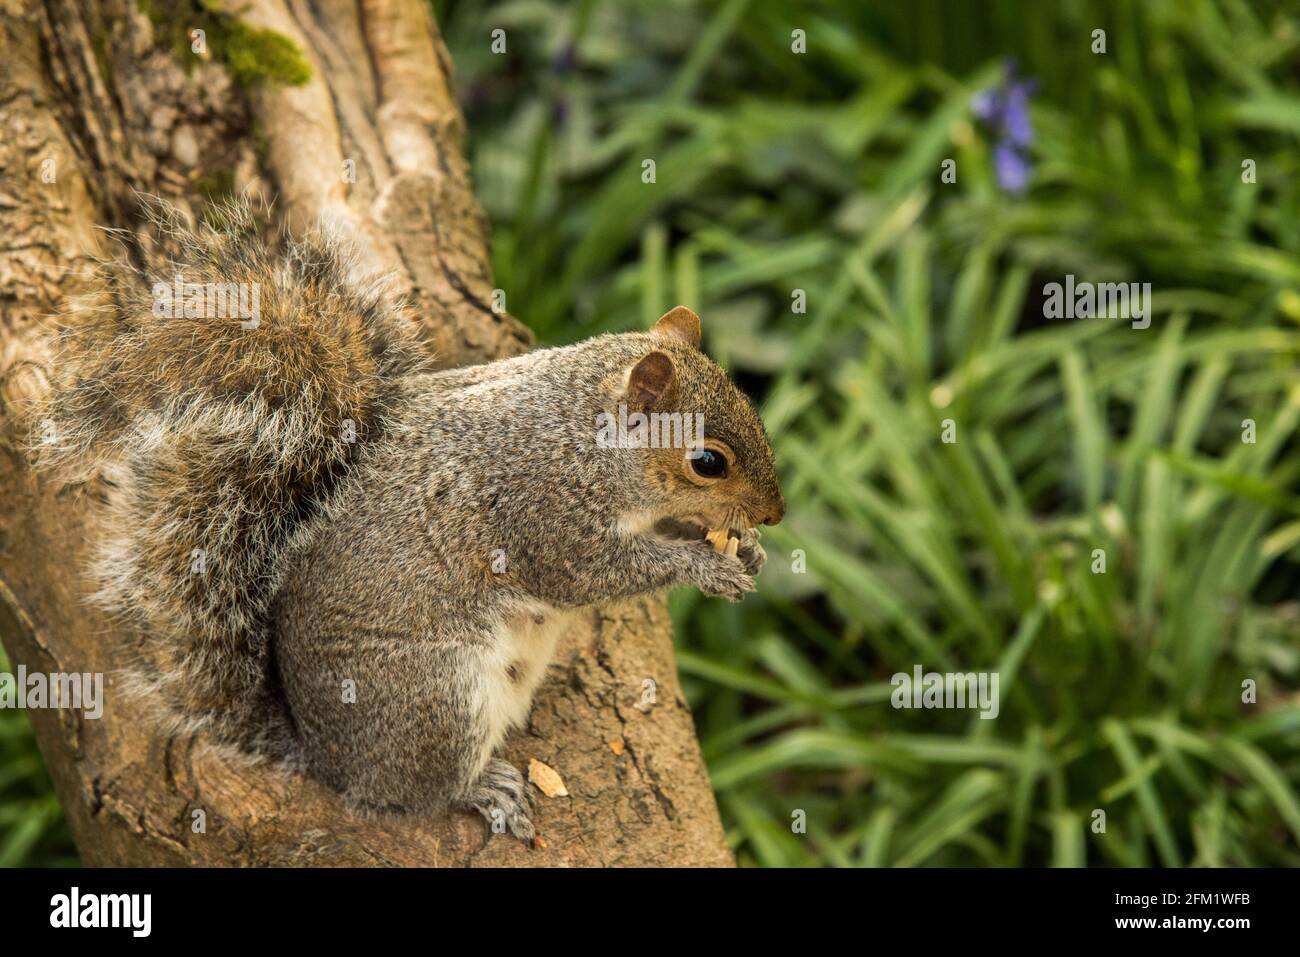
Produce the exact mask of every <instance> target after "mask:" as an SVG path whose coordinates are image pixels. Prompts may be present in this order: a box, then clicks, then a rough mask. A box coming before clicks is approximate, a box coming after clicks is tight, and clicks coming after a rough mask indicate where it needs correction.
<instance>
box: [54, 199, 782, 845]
mask: <svg viewBox="0 0 1300 957" xmlns="http://www.w3.org/2000/svg"><path fill="white" fill-rule="evenodd" d="M216 219H217V225H212V224H210V223H201V224H199V225H197V226H195V225H192V224H191V223H190V222H189V221H188V219H187V218H186V217H184V216H182V215H181V214H180V213H178V212H176V211H174V210H171V209H169V208H166V207H164V208H163V209H162V210H161V212H159V213H156V214H155V221H156V224H157V225H159V226H160V227H161V228H163V229H164V230H165V232H166V234H167V235H168V236H169V237H170V239H172V240H173V242H174V243H175V247H176V248H178V249H179V254H177V255H176V256H175V257H174V258H173V259H172V260H171V262H170V267H171V274H170V275H168V276H161V277H159V276H154V275H150V273H149V270H148V268H147V267H145V266H140V265H136V264H132V263H130V262H125V263H123V262H117V263H114V264H106V265H105V278H106V283H105V288H106V290H107V296H108V301H107V303H106V305H105V306H104V307H101V308H100V309H98V310H97V311H96V312H95V313H94V314H93V315H90V316H82V317H81V318H80V321H75V322H69V323H67V324H65V327H64V328H63V329H62V330H61V331H60V334H59V336H58V337H57V346H56V349H57V361H56V363H55V364H54V367H53V370H54V374H53V380H54V381H53V389H52V391H51V395H50V397H49V399H48V400H47V403H46V405H45V407H44V409H43V414H42V418H43V420H44V421H45V423H46V426H47V428H46V431H45V434H44V441H42V442H40V443H39V446H38V448H37V449H36V452H37V460H38V465H41V466H44V467H46V468H49V469H52V470H55V471H56V472H58V473H60V474H61V475H62V476H64V480H65V481H85V480H87V479H88V477H90V476H96V477H98V478H99V479H101V480H102V487H103V488H104V489H105V498H106V504H105V505H104V509H103V515H102V520H101V522H100V524H99V526H98V528H99V529H101V532H100V540H99V541H98V543H97V547H96V551H95V555H96V558H95V560H94V561H93V564H92V566H91V568H90V576H91V578H92V581H93V582H94V584H95V585H96V586H97V590H96V591H95V593H94V598H95V600H96V601H98V602H99V603H100V604H101V605H102V606H104V607H105V608H107V609H109V610H111V611H114V612H116V613H118V614H120V615H123V616H126V617H127V618H128V619H130V621H131V622H132V623H133V624H134V625H135V626H137V627H134V628H133V629H132V633H133V634H136V635H139V646H138V648H137V649H136V660H134V661H133V662H132V664H131V667H130V669H129V673H130V675H131V681H132V684H133V687H134V688H136V689H137V690H139V691H140V692H142V693H145V694H147V695H149V697H150V700H151V701H152V702H154V703H156V704H157V705H158V706H159V714H160V716H163V717H165V718H166V720H167V721H169V722H170V724H171V727H172V728H173V729H174V730H184V731H199V730H205V731H207V732H209V733H210V734H211V735H212V736H213V737H214V738H215V739H216V740H218V741H221V742H225V743H228V744H232V745H234V746H236V747H237V748H239V749H240V750H241V751H244V752H246V753H250V754H254V755H258V756H266V757H270V758H272V759H274V760H278V761H281V762H284V763H285V764H287V765H289V766H291V767H294V768H296V769H298V770H301V771H304V772H305V773H307V774H309V775H311V776H313V777H315V778H317V779H318V780H320V781H322V782H324V783H325V784H327V785H329V786H331V787H332V788H334V789H335V790H336V791H338V792H339V793H340V794H341V795H342V796H343V797H344V799H345V800H346V802H347V803H348V805H349V806H350V807H352V808H354V809H358V810H362V811H372V812H379V813H386V812H395V813H431V814H435V813H442V812H444V811H446V810H448V809H452V808H459V809H470V810H476V811H478V812H480V813H482V814H483V815H484V816H485V817H486V818H487V819H488V820H489V822H493V821H494V819H495V821H496V822H497V824H498V827H497V828H494V830H498V829H500V827H499V825H500V824H501V823H504V824H505V825H506V826H507V827H508V828H509V830H510V831H511V833H513V834H514V835H515V836H516V837H519V838H521V839H524V840H531V839H532V838H533V836H534V831H533V825H532V822H531V818H530V806H531V801H532V797H531V795H530V793H529V791H528V789H527V787H526V785H525V782H524V778H523V776H522V774H521V773H520V771H519V770H518V769H517V768H515V767H514V766H513V765H511V764H509V763H507V762H506V761H504V760H502V759H500V758H497V757H495V752H496V750H497V748H498V746H499V745H500V744H501V742H502V740H503V738H504V736H505V735H506V733H507V731H508V730H509V729H511V728H512V727H515V726H517V725H519V724H521V723H522V722H524V721H525V720H526V718H527V715H528V712H529V708H530V706H531V702H532V698H533V695H534V692H535V691H536V689H537V687H538V685H539V684H540V683H541V681H542V678H543V677H544V675H545V673H546V670H547V667H548V664H549V663H550V660H551V657H552V654H553V652H554V649H555V646H556V640H557V637H558V635H559V634H560V633H561V632H562V631H563V630H564V628H565V627H566V625H567V624H568V623H569V622H570V621H571V620H572V617H573V616H574V615H575V614H579V613H581V612H582V610H584V609H589V608H591V607H592V606H595V605H599V604H601V603H604V602H608V601H610V600H612V599H618V598H623V597H629V596H634V595H639V594H643V593H648V592H653V591H657V590H660V589H665V588H668V587H671V586H677V585H694V586H695V587H697V588H699V589H700V590H701V591H703V592H704V593H706V594H708V595H715V596H721V597H724V598H727V599H730V600H732V601H738V600H740V599H741V597H742V596H743V595H744V594H745V593H747V592H749V591H751V590H752V589H753V588H754V576H755V575H756V574H757V573H758V571H759V569H760V568H761V567H762V566H763V563H764V561H765V554H764V551H763V549H762V547H761V545H760V544H759V541H758V531H757V529H758V526H760V525H763V524H776V523H777V522H779V521H780V520H781V518H782V516H783V514H784V511H785V503H784V500H783V498H782V494H781V489H780V485H779V482H778V479H777V475H776V469H775V465H774V461H773V455H772V449H771V446H770V444H769V442H768V439H767V435H766V433H765V431H764V429H763V424H762V422H761V420H760V418H759V415H758V413H757V411H756V409H755V407H754V405H753V403H752V402H751V401H750V400H749V399H748V398H747V397H746V396H745V395H744V394H743V393H742V392H741V391H740V390H739V389H738V388H737V387H736V386H735V385H734V384H733V383H732V382H731V380H730V379H729V378H728V377H727V375H726V374H725V373H724V372H723V370H722V369H721V368H720V367H719V366H717V365H716V364H715V363H714V362H713V361H711V360H710V359H709V358H708V357H707V356H706V355H705V354H704V352H702V351H701V342H700V320H699V318H698V317H697V316H696V314H695V313H694V312H692V311H691V310H689V309H687V308H685V307H682V306H679V307H677V308H675V309H673V310H671V311H670V312H668V313H667V314H665V315H664V316H663V317H662V318H661V319H659V321H658V322H657V323H656V324H655V325H654V327H653V328H652V329H650V330H649V331H646V332H631V333H623V334H604V335H599V336H597V337H594V338H591V339H588V340H586V341H583V342H580V343H578V344H576V345H570V346H564V347H559V348H549V349H538V350H534V351H532V352H529V353H526V354H524V355H521V356H517V357H514V358H508V359H502V360H499V361H495V362H489V363H486V364H483V365H478V366H473V367H469V368H459V369H452V370H444V371H435V368H434V358H433V356H432V355H431V354H430V353H429V351H428V350H427V349H426V347H425V346H424V345H423V344H422V342H421V340H420V339H419V337H418V336H417V335H416V333H415V332H414V327H415V323H414V322H412V320H411V319H409V318H407V317H406V315H405V313H404V311H403V309H404V306H403V303H402V302H400V301H399V300H398V299H397V297H395V296H394V295H392V294H391V292H390V291H389V289H388V287H387V285H386V284H385V283H384V282H382V281H376V280H374V279H373V278H371V279H365V278H358V276H357V272H358V270H357V269H356V254H355V251H354V249H353V248H352V247H350V246H349V245H348V244H347V243H346V242H344V241H343V240H341V239H339V238H337V237H332V236H329V235H327V234H325V233H323V232H321V231H319V230H318V231H316V232H315V233H312V234H310V235H308V236H306V237H303V238H300V239H286V240H285V242H284V243H282V244H281V243H269V242H267V241H265V240H264V239H263V238H262V237H261V236H260V235H259V234H258V231H257V229H256V228H255V222H254V217H253V215H252V213H251V211H250V209H249V208H248V207H247V205H244V204H240V203H238V202H236V203H232V204H230V205H228V206H226V207H225V208H223V209H222V210H221V215H220V216H218V217H216ZM277 250H278V251H277ZM173 277H179V278H177V279H176V280H175V283H173ZM182 281H183V282H184V283H186V284H196V285H186V286H184V287H182V286H181V285H180V283H181V282H182ZM173 284H174V285H175V288H177V289H188V290H192V291H193V290H197V291H202V290H212V289H215V288H218V287H222V288H226V289H230V290H232V295H233V290H234V289H235V288H243V289H248V288H252V289H254V290H256V291H257V295H256V302H257V305H258V309H257V312H258V315H257V316H256V317H255V319H254V320H253V321H240V319H239V318H238V317H236V318H230V317H229V316H215V315H211V314H212V313H214V312H221V311H223V310H221V309H213V308H210V305H211V303H209V304H208V306H209V307H206V308H196V309H189V310H186V309H182V308H181V305H182V304H181V301H180V300H179V299H176V300H173V299H171V298H170V294H171V289H172V287H173ZM209 284H211V285H209ZM230 284H235V285H234V286H232V285H230ZM193 301H198V300H193ZM160 303H163V304H164V305H165V306H166V308H160ZM189 304H190V300H187V301H186V303H185V305H189ZM199 304H200V305H203V303H202V302H201V301H199ZM226 311H228V310H226ZM169 312H170V313H171V314H169ZM656 415H658V416H661V417H662V419H661V421H663V422H665V423H672V425H673V426H674V427H675V426H676V422H677V417H678V416H681V417H682V418H683V419H689V420H691V421H693V422H695V423H702V430H701V435H702V441H700V438H699V437H696V438H694V439H692V440H691V441H689V442H669V443H667V444H665V443H663V442H657V443H656V442H653V441H650V442H647V441H645V439H646V436H647V434H652V433H648V431H647V429H646V428H645V426H644V423H645V422H646V421H653V419H654V417H655V416H656ZM614 417H622V418H618V419H617V421H618V422H620V423H622V422H624V421H626V422H627V423H628V424H629V425H630V424H632V423H634V422H635V423H637V427H633V428H631V429H630V430H629V432H630V436H625V437H624V438H628V439H629V440H628V441H602V438H603V437H606V436H605V434H604V433H603V432H602V430H601V425H600V424H601V423H602V422H603V423H605V424H606V425H608V424H609V423H610V422H612V421H615V418H614ZM695 417H698V418H695ZM668 431H669V432H670V433H672V435H673V436H674V437H685V432H684V431H682V430H679V433H680V434H679V433H673V432H672V429H669V430H668ZM683 446H685V447H683Z"/></svg>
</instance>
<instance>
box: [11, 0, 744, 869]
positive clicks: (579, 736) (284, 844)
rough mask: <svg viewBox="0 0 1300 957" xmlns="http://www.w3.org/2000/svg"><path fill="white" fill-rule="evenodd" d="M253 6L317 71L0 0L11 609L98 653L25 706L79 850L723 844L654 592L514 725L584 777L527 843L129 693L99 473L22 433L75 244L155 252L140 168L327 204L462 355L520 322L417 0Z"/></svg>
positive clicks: (580, 856)
mask: <svg viewBox="0 0 1300 957" xmlns="http://www.w3.org/2000/svg"><path fill="white" fill-rule="evenodd" d="M245 19H246V20H247V21H248V22H250V23H253V24H255V25H258V26H262V27H266V28H269V29H274V30H276V31H277V32H279V33H281V34H283V35H285V36H287V37H290V38H291V39H292V40H294V41H295V42H296V43H297V44H298V46H299V47H301V48H302V49H303V50H304V51H305V53H306V55H307V58H308V59H309V61H310V62H311V65H312V68H313V75H312V79H311V80H310V81H309V82H308V83H307V84H306V85H304V86H299V87H286V86H274V85H266V86H261V87H259V88H256V89H254V90H253V91H252V92H251V93H250V94H249V95H247V96H244V95H243V94H242V93H240V91H237V90H235V89H233V88H232V86H231V84H230V81H229V79H228V78H227V76H226V73H225V71H224V69H223V68H222V67H220V66H219V65H217V64H215V63H211V62H205V61H203V60H201V59H199V58H197V57H196V58H195V62H194V63H193V64H191V65H190V69H188V71H187V69H186V68H184V66H183V65H182V64H181V62H180V61H179V60H178V59H177V57H176V56H175V55H174V54H173V53H171V52H168V51H166V50H164V49H161V47H162V46H164V45H165V44H162V43H161V42H156V41H155V30H154V28H153V27H152V26H151V24H150V22H149V20H148V19H147V18H146V17H144V16H143V15H142V14H141V13H140V12H139V10H138V9H136V8H135V7H134V6H132V5H131V4H130V2H129V0H98V2H97V0H49V2H48V3H45V4H38V3H37V2H35V0H0V61H3V62H4V64H5V67H6V68H5V70H4V71H3V72H2V73H0V128H2V129H3V130H4V136H3V137H0V172H3V179H2V180H0V182H3V186H0V502H2V503H3V505H2V506H0V636H3V640H4V644H5V647H6V649H7V651H8V654H9V656H10V660H11V662H12V663H13V664H14V666H17V665H19V664H23V665H26V666H27V668H28V670H29V671H41V672H47V673H48V672H87V671H89V672H104V673H105V674H106V693H105V696H106V706H105V710H104V715H103V717H102V718H101V719H99V720H87V719H85V718H83V716H82V715H81V714H80V713H79V712H75V711H71V710H44V711H32V712H29V713H30V714H31V717H32V720H33V723H34V725H35V728H36V733H37V737H38V739H39V741H40V746H41V750H42V752H43V754H44V755H45V758H46V761H47V763H48V764H49V767H50V770H51V773H52V775H53V778H54V781H55V785H56V787H57V789H58V793H59V796H60V799H61V800H62V802H63V806H64V808H65V809H66V811H67V814H68V817H69V819H70V822H71V826H72V832H73V835H74V837H75V839H76V841H77V845H78V847H79V848H80V850H81V853H82V857H83V859H84V861H85V862H86V863H87V864H94V865H104V864H125V865H160V864H199V865H223V864H236V865H297V864H306V865H324V864H331V865H334V864H339V865H365V864H402V865H469V864H473V865H483V864H500V865H532V866H536V865H569V864H571V865H605V864H639V865H661V864H662V865H669V864H671V865H727V864H730V863H731V856H730V854H729V852H728V851H727V849H726V845H725V842H724V839H723V834H722V829H721V826H720V823H719V820H718V815H717V808H716V805H715V803H714V799H713V795H712V792H711V791H710V789H709V784H708V778H707V776H706V773H705V770H704V767H703V763H702V761H701V758H700V754H699V748H698V745H697V743H696V740H695V737H694V730H693V727H692V724H691V718H690V714H689V711H688V709H687V707H686V703H685V701H684V699H683V697H682V693H681V689H680V687H679V685H678V682H677V677H676V669H675V665H674V661H673V654H672V643H671V636H670V628H669V622H668V619H667V615H666V613H665V610H664V607H663V603H662V601H661V600H658V599H655V600H645V601H639V602H632V603H627V604H622V605H619V606H616V607H612V608H608V609H605V610H603V611H602V612H600V613H598V614H596V615H594V616H593V617H592V620H591V622H590V623H589V625H587V626H586V627H583V628H580V629H575V631H574V633H572V634H570V635H569V636H567V638H566V640H565V641H564V642H563V645H562V648H561V651H560V654H559V656H558V659H557V662H556V663H555V664H554V665H553V666H552V668H551V672H550V675H549V677H548V680H547V682H546V683H545V685H544V687H543V689H542V691H541V692H540V694H539V696H538V699H537V701H536V703H535V705H534V708H533V713H532V717H531V720H530V723H529V727H528V728H527V729H526V731H523V732H520V733H518V734H516V735H514V736H513V737H512V738H511V739H510V741H509V742H508V745H507V748H506V757H507V758H509V759H510V760H512V761H514V762H516V763H517V764H519V765H520V766H521V767H525V766H527V764H528V762H529V760H530V759H533V758H536V759H539V760H541V761H543V762H545V763H546V764H548V765H550V766H551V767H552V768H554V769H555V770H557V771H558V772H559V773H560V774H561V775H562V776H563V778H564V782H565V784H566V786H567V789H568V791H569V792H570V796H569V797H556V798H547V797H544V796H542V795H540V794H539V795H538V802H539V803H538V808H537V811H536V817H535V820H536V823H537V826H538V832H539V834H540V838H541V839H540V841H539V846H537V847H535V848H528V847H525V846H524V845H522V844H521V843H520V842H518V841H516V840H514V839H512V838H509V837H504V836H502V837H492V838H489V835H488V834H487V830H486V828H485V826H484V822H483V821H482V819H481V818H479V817H477V816H475V815H468V814H457V815H453V816H450V817H446V818H441V819H419V818H403V819H382V820H381V819H362V818H358V817H355V816H352V815H350V814H349V813H348V812H346V811H345V810H344V809H343V808H342V806H341V805H340V803H339V801H338V800H337V799H336V798H335V796H334V795H333V794H332V793H330V792H329V791H328V790H327V789H325V788H323V787H322V786H320V785H318V784H316V783H315V782H313V781H310V780H307V779H305V778H303V777H300V776H296V775H291V774H288V773H286V772H284V771H282V770H280V769H278V768H275V767H273V766H269V765H266V764H257V763H253V762H248V761H242V760H239V759H237V758H232V757H231V756H229V755H228V754H226V753H224V752H222V751H221V750H220V749H216V748H213V747H211V746H209V745H208V744H207V743H206V742H205V741H203V740H202V739H196V738H192V737H180V738H165V737H163V736H161V735H160V734H159V733H158V732H157V731H156V730H155V729H154V728H152V727H151V726H150V725H148V724H147V723H146V722H145V721H144V720H143V718H142V714H143V712H142V709H141V708H140V706H139V705H138V704H133V703H132V702H131V701H130V700H127V699H123V698H122V697H121V696H119V695H116V694H115V693H114V691H115V687H116V676H115V674H114V669H115V668H116V667H117V666H118V663H119V662H120V661H121V660H122V658H121V655H120V649H121V647H122V643H123V641H124V640H125V636H123V635H122V634H121V632H120V629H119V628H118V626H116V625H115V624H113V623H111V622H109V621H107V620H106V619H105V618H104V617H103V616H102V615H101V614H99V613H98V612H96V611H95V610H93V609H92V608H90V607H88V606H87V605H86V604H85V603H84V602H83V600H82V596H83V580H82V576H81V573H80V569H81V568H82V567H83V565H84V560H85V558H86V553H87V542H89V541H93V539H94V537H95V522H96V512H97V507H98V504H99V503H98V500H97V498H96V496H95V495H94V494H93V493H92V492H91V491H89V490H87V489H85V488H72V489H57V488H54V487H51V486H50V485H48V484H46V483H44V482H42V481H39V480H38V479H37V478H36V477H35V476H33V475H32V473H31V472H30V471H29V470H28V468H27V467H26V464H25V461H24V458H23V456H22V455H21V454H20V453H19V451H18V450H17V446H18V444H19V440H20V438H21V437H23V436H24V435H26V434H28V432H29V431H30V430H31V429H32V428H34V427H35V423H33V422H31V421H30V418H31V417H30V416H29V415H27V414H25V410H27V409H28V408H29V401H30V399H31V398H33V397H35V396H38V395H40V394H41V392H42V390H44V389H45V388H47V379H46V376H45V375H44V373H43V371H42V369H43V367H44V365H45V363H46V362H47V361H48V350H47V348H46V337H47V335H48V324H47V319H48V317H49V316H51V315H53V314H55V313H57V312H58V311H59V310H60V308H61V304H62V302H63V300H64V297H66V296H68V295H72V294H77V293H84V292H88V291H89V292H93V290H91V289H88V288H87V285H88V282H89V280H87V279H86V278H85V272H84V270H83V269H82V268H81V267H83V266H84V265H85V264H86V263H87V262H88V261H89V259H90V258H91V257H95V256H102V255H105V254H107V253H109V252H110V250H109V248H108V245H109V244H106V243H105V242H104V237H103V234H102V233H101V232H100V231H99V230H97V229H96V226H113V227H118V228H121V229H124V230H127V231H128V233H129V234H130V235H131V236H132V237H133V240H132V242H130V243H128V249H132V250H134V254H135V255H142V256H146V257H148V256H150V255H151V248H152V247H151V243H152V242H153V239H154V237H153V236H151V234H150V233H149V230H148V228H147V227H146V226H145V225H143V224H142V222H141V220H140V217H139V214H138V211H137V202H136V198H135V196H134V192H133V191H136V190H139V191H142V192H147V193H157V194H162V195H164V196H167V197H169V198H170V199H172V200H173V201H176V202H180V203H185V202H192V203H193V204H194V205H198V199H199V196H200V193H201V189H202V187H203V185H204V183H205V182H208V181H209V180H210V179H211V177H212V175H213V173H214V172H215V171H219V170H232V171H233V174H232V178H233V186H234V187H235V188H236V189H245V188H247V189H250V190H253V191H259V190H260V191H265V192H267V193H268V194H273V195H274V196H275V197H276V207H275V208H276V210H277V211H278V212H279V213H280V214H281V215H282V216H287V217H288V220H289V224H290V226H291V227H293V228H302V227H304V226H307V225H309V224H310V223H312V222H313V221H315V220H318V219H323V220H326V221H329V222H333V223H335V224H336V225H338V226H339V227H340V228H342V229H344V230H346V231H350V232H351V233H353V234H354V235H355V236H356V237H357V238H359V239H360V241H361V242H362V244H364V246H365V248H366V249H367V250H368V251H369V254H370V255H371V256H372V258H373V262H374V264H375V265H376V266H378V267H380V268H384V269H386V270H390V271H392V272H393V273H394V275H395V276H397V277H398V278H399V283H400V284H401V285H403V286H404V288H405V292H406V293H407V295H408V297H409V300H410V301H411V303H412V304H413V312H414V313H415V314H416V315H417V316H418V317H419V320H420V321H421V322H422V324H423V328H424V330H425V332H426V334H427V336H428V338H429V341H430V342H431V343H432V344H433V346H434V348H435V349H436V350H437V352H438V355H439V357H440V361H442V362H443V363H444V364H446V365H459V364H463V363H471V362H478V361H484V360H486V359H491V358H495V357H500V356H505V355H511V354H515V353H518V352H519V351H522V350H523V349H525V348H526V347H527V346H528V344H529V342H530V337H529V335H528V333H527V331H526V330H525V329H524V328H523V327H522V326H520V325H519V324H518V323H517V322H515V321H514V320H513V319H511V318H509V317H506V316H500V315H496V314H494V313H493V312H492V311H491V309H490V308H488V306H487V305H486V304H487V303H488V302H489V298H490V293H491V278H490V275H489V266H488V257H487V247H486V225H485V222H484V219H483V215H482V212H481V210H480V209H479V207H478V204H477V202H476V201H475V198H474V195H473V192H472V188H471V185H470V182H469V175H468V169H467V165H466V163H465V161H464V158H463V154H462V137H463V121H462V119H461V116H460V112H459V110H458V108H457V106H456V103H455V100H454V98H453V96H452V88H451V80H450V69H449V63H448V59H447V55H446V51H445V49H444V47H443V45H442V42H441V39H440V38H439V36H438V33H437V27H436V25H435V24H434V23H433V22H432V19H431V17H430V16H429V14H428V12H427V7H426V5H425V4H424V3H423V2H422V0H360V2H358V0H315V2H309V0H256V2H254V3H253V5H252V7H251V9H250V10H249V11H248V12H247V13H246V15H245ZM255 130H256V131H258V132H260V134H261V137H262V142H263V145H264V149H263V150H262V155H261V159H260V161H259V159H258V157H257V153H256V152H255V149H254V146H253V143H254V131H255ZM348 160H351V161H352V163H353V168H354V169H355V182H350V181H347V179H346V178H345V177H344V175H343V170H344V168H345V166H344V164H345V161H348ZM263 176H265V178H266V179H267V180H269V181H270V183H271V184H273V185H272V186H267V185H266V183H265V182H264V181H263ZM196 810H201V811H203V816H204V817H205V819H206V830H205V832H203V833H198V832H196V831H195V829H194V827H193V824H194V821H195V819H196V816H195V814H194V812H195V811H196Z"/></svg>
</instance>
